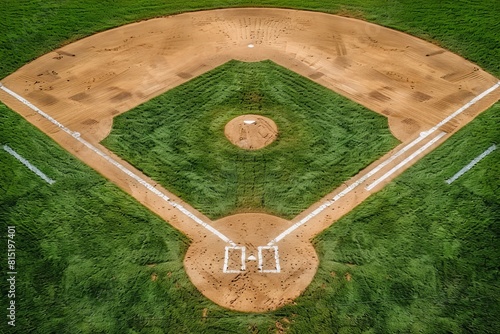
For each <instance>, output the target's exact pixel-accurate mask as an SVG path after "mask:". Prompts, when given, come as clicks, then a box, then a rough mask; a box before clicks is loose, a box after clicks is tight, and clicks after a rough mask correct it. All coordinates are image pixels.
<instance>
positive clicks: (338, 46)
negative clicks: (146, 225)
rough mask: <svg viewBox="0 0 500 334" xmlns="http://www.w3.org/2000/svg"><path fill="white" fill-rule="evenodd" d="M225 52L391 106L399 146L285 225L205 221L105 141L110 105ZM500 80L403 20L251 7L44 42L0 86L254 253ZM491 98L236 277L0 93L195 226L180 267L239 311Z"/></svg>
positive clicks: (282, 282)
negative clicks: (400, 26)
mask: <svg viewBox="0 0 500 334" xmlns="http://www.w3.org/2000/svg"><path fill="white" fill-rule="evenodd" d="M249 44H252V45H253V46H254V47H249ZM231 59H238V60H242V61H260V60H264V59H271V60H272V61H274V62H276V63H278V64H280V65H282V66H285V67H287V68H289V69H291V70H293V71H295V72H297V73H299V74H301V75H303V76H306V77H308V78H310V79H311V80H313V81H315V82H317V83H319V84H321V85H323V86H325V87H327V88H329V89H332V90H333V91H335V92H338V93H340V94H342V95H344V96H346V97H348V98H350V99H352V100H354V101H356V102H358V103H360V104H362V105H364V106H366V107H368V108H369V109H371V110H373V111H374V112H377V113H379V114H382V115H384V116H386V117H387V118H388V124H389V126H390V129H391V131H392V133H393V134H394V135H395V136H396V137H397V138H398V139H400V140H401V142H402V144H401V145H400V146H398V147H397V148H396V149H395V150H393V151H392V152H389V153H388V154H387V155H386V156H384V157H382V158H381V159H380V160H379V161H377V162H374V163H373V164H372V165H371V166H368V167H367V168H366V169H365V170H364V171H362V172H361V173H360V174H359V175H357V176H355V177H354V178H353V179H352V180H349V181H347V182H346V184H345V186H342V187H340V188H339V189H336V190H334V191H333V192H332V193H331V194H329V195H328V196H326V197H325V198H324V199H323V200H321V201H319V202H318V203H316V204H314V205H313V206H311V208H310V209H308V210H306V211H305V212H304V213H302V214H301V215H299V217H296V218H295V219H293V220H292V221H291V222H285V221H282V220H280V219H279V218H276V217H274V218H273V217H268V216H266V217H264V216H261V215H257V214H255V216H254V217H253V218H252V216H251V215H250V216H249V214H245V215H244V216H242V217H240V216H233V217H226V218H224V219H221V220H220V221H217V222H211V221H210V220H209V219H208V218H207V217H204V216H203V215H202V214H200V213H199V212H197V211H196V210H194V209H193V208H192V207H190V206H189V205H188V204H186V203H182V202H181V201H180V200H179V199H178V198H176V197H175V196H174V195H172V194H171V193H169V192H168V191H167V190H166V189H164V188H162V187H161V186H159V185H157V184H155V183H154V181H152V180H150V179H149V178H148V177H146V176H144V175H142V174H141V173H140V172H139V171H138V170H136V169H135V168H134V167H133V166H131V165H129V164H128V163H126V162H124V161H122V160H121V159H120V158H119V157H117V156H116V155H114V154H113V153H112V152H109V151H108V150H107V149H106V148H104V147H102V146H101V145H100V144H99V142H100V141H101V140H102V139H103V138H105V137H106V136H107V135H108V134H109V132H110V130H111V127H112V123H113V117H114V116H116V115H119V114H121V113H123V112H126V111H128V110H130V109H131V108H133V107H135V106H137V105H139V104H141V103H143V102H145V101H148V100H149V99H151V98H153V97H155V96H157V95H159V94H161V93H163V92H165V91H167V90H169V89H171V88H173V87H175V86H177V85H179V84H181V83H184V82H186V81H188V80H190V79H191V78H193V77H195V76H198V75H200V74H202V73H205V72H207V71H209V70H211V69H213V68H215V67H217V66H219V65H221V64H223V63H225V62H227V61H229V60H231ZM497 82H498V79H496V78H494V77H493V76H491V75H489V74H488V73H486V72H484V71H483V70H481V69H480V68H478V67H477V66H476V65H474V64H472V63H470V62H468V61H466V60H464V59H463V58H461V57H459V56H457V55H454V54H452V53H450V52H448V51H446V50H443V49H441V48H439V47H438V46H436V45H433V44H431V43H428V42H425V41H422V40H420V39H417V38H414V37H411V36H409V35H406V34H403V33H400V32H397V31H393V30H390V29H386V28H383V27H380V26H377V25H373V24H369V23H366V22H363V21H359V20H355V19H350V18H344V17H339V16H334V15H329V14H323V13H314V12H305V11H295V10H285V9H255V8H239V9H223V10H213V11H205V12H195V13H185V14H180V15H176V16H170V17H165V18H158V19H153V20H148V21H142V22H138V23H134V24H130V25H126V26H123V27H120V28H117V29H113V30H109V31H106V32H102V33H99V34H96V35H93V36H91V37H88V38H85V39H83V40H80V41H77V42H75V43H72V44H69V45H66V46H64V47H62V48H61V49H58V50H55V51H54V52H50V53H48V54H46V55H44V56H42V57H40V58H38V59H37V60H35V61H33V62H32V63H30V64H28V65H26V66H24V67H22V68H21V69H19V70H18V71H17V72H15V73H14V74H12V75H10V76H8V77H7V78H4V79H3V80H2V83H3V84H4V85H5V86H6V87H7V88H9V89H12V90H13V91H15V92H16V93H18V94H20V95H22V96H23V97H24V98H26V99H28V100H29V101H30V102H32V103H33V104H35V105H36V106H37V107H38V108H40V109H42V110H43V111H44V112H46V113H47V114H49V115H50V116H52V117H54V118H55V119H57V120H58V121H59V122H61V123H63V124H64V125H66V126H67V127H68V128H70V129H71V130H73V131H78V132H80V133H81V136H82V138H84V139H85V140H87V141H89V142H90V143H92V144H93V145H95V146H96V147H98V148H99V149H100V150H102V151H104V152H106V153H107V154H109V155H110V156H111V157H113V158H114V159H115V160H117V161H119V162H120V163H121V164H123V165H124V166H125V167H127V168H128V169H129V170H131V171H133V172H134V173H135V174H137V175H139V176H141V177H142V178H143V179H145V180H146V181H148V182H150V183H152V184H154V185H155V187H156V188H157V189H159V190H161V191H162V192H164V193H165V194H167V195H168V196H170V197H171V198H173V201H174V202H176V203H182V204H183V205H184V206H185V207H186V208H187V209H188V210H190V211H191V212H192V213H194V214H195V215H196V217H198V218H200V219H202V220H203V221H204V222H207V223H208V224H210V225H212V226H214V227H215V228H220V230H221V231H222V230H223V231H224V232H225V234H227V235H230V237H231V239H232V240H233V241H234V242H235V243H236V244H238V245H246V246H247V248H248V251H249V252H255V247H258V246H262V245H266V244H267V243H268V242H269V241H270V240H271V239H273V238H275V237H276V235H277V234H279V233H281V232H283V231H284V230H286V228H287V226H291V225H292V224H294V223H297V222H298V221H300V219H301V218H303V217H306V216H307V215H308V214H310V213H311V212H313V211H314V210H315V209H316V208H318V207H319V206H321V205H322V204H323V203H324V202H325V201H326V200H328V199H331V198H332V197H333V196H335V195H337V194H339V193H340V192H341V191H342V190H343V189H345V188H346V187H347V186H349V185H350V184H352V183H353V182H355V181H356V180H357V179H359V177H361V176H362V175H364V174H366V173H368V172H369V171H370V170H371V169H372V168H373V167H374V166H376V165H377V164H379V163H380V162H381V161H384V160H385V159H387V158H388V157H390V156H391V155H392V154H393V153H394V152H396V151H397V150H400V149H401V148H402V147H404V145H406V144H407V143H408V142H410V141H412V140H413V139H415V138H418V137H419V135H420V132H422V131H427V130H429V129H430V128H431V127H432V126H434V125H436V124H438V123H439V122H440V121H441V120H443V119H444V118H445V117H447V116H448V115H450V114H452V113H453V112H454V111H456V110H457V109H458V108H460V107H462V106H463V105H464V104H466V103H467V102H469V101H470V100H471V99H472V98H473V97H475V96H477V95H479V94H480V93H482V92H484V91H485V90H486V89H488V88H490V87H492V86H493V85H494V84H496V83H497ZM499 97H500V93H499V90H496V91H494V92H493V93H491V94H490V95H488V96H487V97H486V98H484V99H483V100H481V101H480V102H479V103H477V104H475V105H474V106H472V107H471V108H469V109H468V110H467V111H466V112H464V113H462V114H461V115H460V116H458V117H457V118H455V119H453V120H451V121H450V122H448V123H446V124H444V125H443V126H441V127H440V129H439V131H436V133H438V132H441V131H444V132H445V133H447V134H446V135H445V136H444V137H443V138H442V139H440V141H438V142H437V143H435V144H433V145H432V146H430V148H429V149H427V150H426V151H425V152H424V153H422V154H420V155H418V156H417V157H416V158H415V159H413V160H412V161H411V162H409V163H408V164H406V165H405V166H404V167H402V168H401V169H399V170H398V171H397V172H395V173H393V174H391V176H390V177H388V178H387V179H386V180H385V181H384V182H382V183H381V184H380V185H379V186H377V187H375V188H374V189H372V190H371V191H367V190H366V189H365V186H364V185H365V184H367V183H369V182H371V181H372V180H374V179H376V178H377V177H380V175H382V174H383V173H385V172H386V171H388V170H389V169H390V168H392V167H393V166H395V165H396V164H398V163H399V162H401V161H402V160H403V159H405V158H406V157H408V156H409V155H410V154H412V153H413V152H415V150H416V147H414V148H412V149H409V150H407V151H405V152H404V154H402V155H401V156H400V157H398V158H397V159H395V160H393V161H392V162H391V163H389V164H387V165H386V166H385V167H384V168H382V169H380V170H379V171H378V172H377V173H376V174H374V175H373V176H372V177H370V178H368V179H367V180H365V182H364V183H363V184H361V185H360V186H359V187H357V188H356V189H354V190H353V191H351V192H350V193H348V194H346V195H345V196H343V197H342V198H340V199H339V200H338V201H336V202H335V203H334V204H333V205H331V206H330V207H328V208H326V209H325V210H323V211H322V212H321V213H319V214H317V215H316V216H314V217H313V218H311V219H310V220H309V221H308V222H307V223H306V224H305V225H302V226H301V227H300V228H298V229H297V230H295V231H294V232H293V233H291V234H289V235H287V236H286V237H285V238H284V239H282V240H281V241H279V242H277V243H276V245H277V246H278V247H279V254H280V259H281V272H280V273H262V272H260V271H259V270H258V269H256V268H257V267H256V264H255V261H254V260H248V261H247V270H246V271H245V272H244V273H243V274H242V273H224V272H223V271H222V268H223V266H222V263H223V261H224V249H225V247H226V246H227V244H226V243H224V242H223V241H221V239H220V238H217V237H216V236H215V235H214V234H212V233H211V232H209V231H208V230H207V229H205V228H204V227H203V226H201V225H200V224H197V223H195V222H194V220H193V219H192V218H189V217H187V216H186V215H184V214H183V213H182V212H180V211H179V210H178V209H176V208H174V207H172V206H171V205H169V204H168V203H166V202H165V201H163V200H161V199H160V198H158V197H157V196H156V195H154V194H153V193H151V192H150V191H148V190H147V189H146V188H144V187H143V186H142V185H141V184H139V183H138V182H137V181H135V180H134V179H132V178H131V177H129V176H128V175H126V174H125V173H123V172H122V171H121V170H119V169H118V168H116V167H115V166H113V165H112V164H110V163H109V162H108V161H106V160H104V159H103V158H101V157H99V156H98V155H96V154H95V153H94V152H92V151H91V150H89V149H88V148H86V147H84V146H83V145H82V144H81V143H80V142H78V141H76V140H75V138H72V137H71V136H69V135H68V134H66V133H64V132H62V131H61V130H60V129H58V128H57V127H55V126H54V125H52V124H51V123H50V122H48V121H47V120H45V119H43V118H42V117H41V116H39V115H38V114H36V113H35V112H34V111H33V110H31V109H29V108H27V107H26V106H25V105H23V104H21V103H20V102H18V101H17V100H15V99H14V98H12V97H11V96H9V95H8V94H6V93H5V92H3V91H0V100H2V102H4V103H5V104H7V105H8V106H9V107H11V108H12V109H13V110H15V111H17V112H18V113H20V114H21V115H22V116H24V117H25V118H26V119H27V120H28V121H30V122H31V123H33V124H35V125H36V126H37V127H38V128H40V129H41V130H42V131H44V132H46V133H47V134H48V135H49V136H51V137H52V138H53V139H54V140H56V141H57V142H58V143H59V144H60V145H62V146H63V147H64V148H66V149H67V150H68V151H69V152H71V153H72V154H74V155H75V156H77V157H78V158H79V159H81V160H82V161H84V162H85V163H87V164H88V165H89V166H91V167H93V168H94V169H96V170H97V171H98V172H100V173H101V174H103V175H104V176H105V177H107V178H108V179H110V180H111V181H113V182H114V183H115V184H117V185H118V186H119V187H121V188H122V189H124V190H125V191H126V192H128V193H130V194H131V195H132V196H134V197H135V198H136V199H137V200H138V201H139V202H141V203H143V204H144V205H145V206H147V207H148V208H150V209H151V210H152V211H154V212H155V213H157V214H158V215H160V216H161V217H163V218H164V219H165V220H166V221H168V222H169V223H170V224H171V225H173V226H174V227H175V228H177V229H179V230H181V231H182V232H183V233H185V234H186V235H187V236H188V237H190V238H191V239H192V241H193V243H192V245H191V247H190V248H189V250H188V253H187V256H186V258H185V261H184V265H185V268H186V270H187V273H188V275H189V276H190V278H191V279H192V281H193V283H194V284H195V285H196V286H197V288H198V289H199V290H200V291H201V292H202V293H203V294H204V295H205V296H207V297H208V298H210V299H212V300H213V301H214V302H216V303H218V304H219V305H222V306H224V307H228V308H231V309H235V310H241V311H266V310H271V309H275V308H277V307H280V306H282V305H284V304H286V303H288V302H290V301H291V300H293V299H294V298H296V297H297V296H298V295H299V294H300V293H301V292H302V291H304V289H305V288H306V287H307V286H308V285H309V283H310V282H311V280H312V278H313V276H314V273H315V271H316V269H317V265H318V260H317V256H316V253H315V251H314V248H313V247H312V245H311V243H310V242H309V240H310V238H311V237H313V236H314V235H316V234H317V233H319V232H320V231H321V230H323V229H324V228H326V227H328V226H330V225H331V224H332V223H333V222H335V221H336V220H337V219H338V218H340V217H341V216H342V215H344V214H345V213H347V212H349V211H350V210H351V209H352V208H353V207H355V206H356V205H358V204H359V203H361V202H362V201H363V200H364V199H365V198H366V197H368V196H369V195H370V194H371V193H372V192H374V191H377V190H379V189H380V188H381V187H383V185H384V184H386V183H387V182H388V181H390V180H391V179H392V178H393V177H394V176H396V175H398V174H400V173H401V172H402V171H404V170H405V169H406V168H408V167H409V166H410V165H411V164H412V163H414V162H415V161H417V160H418V159H420V158H421V157H422V156H424V155H425V154H426V153H427V152H428V151H429V150H431V149H432V148H434V147H436V145H439V144H440V143H442V142H443V141H444V140H446V139H447V138H448V137H449V135H450V134H451V133H453V132H454V131H456V130H457V129H459V128H460V127H462V126H464V125H465V124H466V123H467V122H469V121H470V120H471V119H473V118H474V117H475V116H476V115H477V114H479V113H480V112H481V111H483V110H485V109H486V108H488V107H489V106H491V105H492V104H493V103H495V102H496V101H497V100H498V99H499ZM271 118H272V117H271ZM433 137H435V136H429V138H426V139H425V140H423V141H422V143H426V142H429V140H430V139H431V138H433ZM231 261H233V259H232V260H231ZM231 263H232V262H231ZM231 265H232V264H231ZM159 281H161V280H159Z"/></svg>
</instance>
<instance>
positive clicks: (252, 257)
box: [248, 255, 257, 261]
mask: <svg viewBox="0 0 500 334" xmlns="http://www.w3.org/2000/svg"><path fill="white" fill-rule="evenodd" d="M255 260H257V258H256V257H255V256H253V255H250V256H249V257H248V261H255Z"/></svg>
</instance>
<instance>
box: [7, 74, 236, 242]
mask: <svg viewBox="0 0 500 334" xmlns="http://www.w3.org/2000/svg"><path fill="white" fill-rule="evenodd" d="M0 89H1V90H3V91H4V92H6V93H7V94H9V95H10V96H12V97H14V98H15V99H16V100H18V101H20V102H21V103H23V104H25V105H26V106H28V107H29V108H30V109H32V110H33V111H35V112H37V113H38V114H39V115H41V116H42V117H44V118H45V119H47V120H49V121H50V122H51V123H52V124H54V125H56V126H57V127H58V128H60V129H61V130H63V131H64V132H65V133H67V134H69V135H70V136H72V137H73V138H75V139H76V140H77V141H79V142H80V143H82V144H83V145H85V146H86V147H87V148H89V149H90V150H92V151H93V152H94V153H96V154H98V155H99V156H101V157H102V158H104V159H105V160H106V161H108V162H109V163H111V164H112V165H113V166H115V167H117V168H118V169H119V170H121V171H122V172H123V173H125V174H127V175H128V176H130V177H131V178H133V179H134V180H135V181H137V182H139V183H140V184H141V185H142V186H144V187H145V188H146V189H148V190H149V191H151V192H152V193H153V194H155V195H156V196H158V197H159V198H161V199H163V200H164V201H165V202H167V203H168V204H170V205H171V206H173V207H174V208H176V209H178V210H179V211H180V212H182V213H183V214H184V215H186V216H187V217H189V218H191V219H192V220H193V221H195V222H196V223H197V224H199V225H201V226H203V227H204V228H206V229H207V230H208V231H210V232H212V233H213V234H215V235H216V236H217V237H219V238H220V239H221V240H222V241H224V242H226V243H229V244H231V245H232V246H236V244H235V243H234V242H233V241H231V239H229V238H228V237H226V236H225V235H224V234H222V233H221V232H219V231H218V230H216V229H215V228H213V227H212V226H211V225H209V224H207V223H206V222H204V221H203V220H201V219H200V218H198V217H196V216H195V215H194V214H193V213H192V212H190V211H189V210H187V209H186V208H184V206H182V205H181V204H179V203H175V202H173V201H172V199H171V198H170V197H168V196H167V195H165V194H164V193H162V192H161V191H159V190H158V189H156V188H155V187H153V185H151V184H150V183H148V182H147V181H146V180H144V179H143V178H141V177H140V176H138V175H136V174H135V173H133V172H132V171H131V170H129V169H128V168H126V167H125V166H123V165H122V164H120V163H119V162H118V161H116V160H115V159H113V158H112V157H110V156H109V155H107V154H106V153H104V152H103V151H101V150H100V149H98V148H97V147H95V146H94V145H92V144H91V143H89V142H88V141H86V140H85V139H83V138H82V137H81V136H80V133H79V132H76V131H72V130H70V129H69V128H67V127H66V126H64V125H63V124H62V123H60V122H58V121H57V120H56V119H55V118H53V117H52V116H50V115H48V114H47V113H45V112H44V111H42V110H41V109H39V108H38V107H36V106H35V105H34V104H32V103H31V102H29V101H28V100H26V99H25V98H23V97H22V96H20V95H19V94H17V93H15V92H13V91H12V90H10V89H8V88H7V87H5V86H4V85H3V84H2V83H0Z"/></svg>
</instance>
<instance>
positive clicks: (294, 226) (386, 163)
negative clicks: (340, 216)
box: [267, 81, 500, 246]
mask: <svg viewBox="0 0 500 334" xmlns="http://www.w3.org/2000/svg"><path fill="white" fill-rule="evenodd" d="M499 86H500V81H498V82H497V83H496V84H494V85H493V86H491V87H490V88H488V89H487V90H485V91H484V92H483V93H481V94H479V95H478V96H476V97H475V98H473V99H472V100H470V101H469V102H468V103H466V104H465V105H464V106H463V107H461V108H460V109H458V110H457V111H455V112H454V113H453V114H451V115H450V116H448V117H446V118H445V119H443V120H442V121H441V122H439V123H438V124H437V125H435V126H434V127H432V128H431V129H430V130H429V131H424V132H422V133H420V136H419V137H418V138H416V139H415V140H413V141H412V142H411V143H409V144H408V145H406V146H405V147H403V148H402V149H401V150H399V151H398V152H396V153H395V154H394V155H392V156H391V157H390V158H389V159H387V160H385V161H384V162H382V163H381V164H379V165H378V166H377V167H375V168H374V169H372V170H371V171H370V172H369V173H368V174H366V175H365V176H363V177H361V178H359V179H358V180H357V181H356V182H354V183H353V184H351V185H350V186H349V187H347V188H346V189H344V190H343V191H342V192H340V193H339V194H337V195H336V196H335V197H334V198H333V199H331V200H329V201H326V202H325V203H324V204H323V205H321V206H320V207H318V208H317V209H316V210H314V211H313V212H311V213H310V214H308V215H307V216H306V217H304V218H302V219H301V220H300V221H298V222H297V223H295V224H293V225H292V226H290V227H289V228H288V229H286V230H285V231H284V232H282V233H281V234H280V235H278V236H277V237H276V238H274V239H273V240H271V241H270V242H269V243H268V244H267V245H268V246H271V245H274V244H275V243H277V242H279V241H281V240H282V239H283V238H284V237H286V236H287V235H288V234H290V233H292V232H293V231H295V230H296V229H297V228H299V227H300V226H302V225H304V224H305V223H307V222H308V221H309V220H311V219H312V218H313V217H315V216H317V215H318V214H319V213H321V212H322V211H323V210H324V209H326V208H328V207H329V206H331V205H332V204H333V203H335V202H336V201H338V200H339V199H341V198H342V197H344V196H345V195H347V194H348V193H350V192H351V191H353V190H354V189H355V188H357V187H358V186H359V185H360V184H361V183H363V182H365V181H366V180H367V179H369V178H370V177H372V176H373V175H374V174H376V173H377V172H378V171H380V170H381V169H382V168H384V167H385V166H387V165H388V164H389V163H391V162H392V161H394V160H395V159H396V158H397V157H399V156H400V155H402V154H403V153H405V152H406V151H408V150H409V149H410V148H412V147H413V146H415V145H417V144H418V143H419V142H421V141H422V140H423V139H425V138H426V137H428V136H429V135H431V134H432V133H434V132H435V131H436V130H438V129H439V128H440V127H441V126H443V125H444V124H446V123H447V122H449V121H450V120H452V119H453V118H455V117H457V116H458V115H460V114H461V113H462V112H464V111H465V110H467V109H468V108H470V107H471V106H472V105H474V104H476V103H477V102H478V101H480V100H481V99H483V98H484V97H485V96H486V95H488V94H490V93H491V92H493V91H494V90H496V89H497V88H498V87H499Z"/></svg>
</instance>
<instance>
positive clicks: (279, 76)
mask: <svg viewBox="0 0 500 334" xmlns="http://www.w3.org/2000/svg"><path fill="white" fill-rule="evenodd" d="M242 114H260V115H263V116H266V117H269V118H271V119H273V120H274V121H275V122H276V124H277V126H278V130H279V134H278V138H277V140H276V141H275V142H274V143H273V144H271V145H270V146H268V147H266V148H264V149H261V150H257V151H245V150H242V149H240V148H238V147H236V146H233V145H232V144H231V143H230V142H229V141H228V140H227V138H226V137H225V136H224V126H225V124H226V123H227V122H229V121H230V120H231V119H232V118H234V117H236V116H239V115H242ZM398 143H399V142H398V141H397V140H396V139H395V138H394V137H393V136H392V134H391V133H390V131H389V129H388V126H387V119H386V118H385V117H383V116H380V115H378V114H376V113H374V112H372V111H369V110H368V109H366V108H364V107H362V106H360V105H358V104H356V103H354V102H352V101H350V100H348V99H346V98H344V97H342V96H340V95H338V94H335V93H333V92H332V91H330V90H328V89H326V88H324V87H322V86H320V85H318V84H316V83H314V82H312V81H310V80H309V79H306V78H304V77H302V76H300V75H298V74H295V73H293V72H291V71H289V70H287V69H285V68H283V67H280V66H278V65H276V64H274V63H273V62H271V61H264V62H260V63H242V62H237V61H231V62H229V63H227V64H225V65H223V66H221V67H219V68H217V69H214V70H213V71H211V72H209V73H208V74H206V75H202V76H200V77H198V78H196V79H193V80H192V81H190V82H188V83H186V84H184V85H181V86H179V87H177V88H175V89H173V90H171V91H169V92H167V93H164V94H163V95H161V96H159V97H157V98H155V99H153V100H151V101H149V102H146V103H144V104H143V105H141V106H139V107H137V108H136V109H134V110H131V111H128V112H126V113H125V114H122V115H120V116H118V117H116V118H115V122H114V125H113V130H112V132H111V134H110V135H109V137H108V138H106V139H105V140H104V141H103V144H104V145H106V146H107V147H108V148H109V149H111V150H112V151H114V152H115V153H117V154H119V155H120V156H122V157H123V158H125V159H126V160H127V161H129V162H130V163H132V164H133V165H134V166H136V167H137V168H139V169H141V170H142V171H143V172H145V173H146V174H147V175H148V176H150V177H152V178H153V179H154V180H156V181H157V182H159V183H160V184H162V185H163V186H164V187H166V188H167V189H169V190H170V191H173V192H174V193H175V194H176V195H178V196H180V197H181V198H183V199H184V200H186V201H187V202H188V203H190V204H191V205H193V206H194V207H196V208H197V209H198V210H200V211H202V212H203V213H204V214H206V215H208V216H209V217H211V218H219V217H222V216H227V215H229V214H232V213H236V212H241V211H246V212H248V211H265V212H269V213H272V214H276V215H279V216H282V217H285V218H292V217H294V216H295V215H297V214H298V213H300V212H302V211H303V210H304V209H306V208H307V207H309V206H310V205H311V204H313V203H314V202H315V201H317V200H318V199H320V198H321V197H322V196H324V195H326V194H327V193H328V192H330V191H332V190H333V189H335V188H336V187H337V186H339V185H340V184H341V183H342V182H344V181H346V180H347V179H349V178H350V177H352V176H354V175H355V174H356V173H358V172H359V171H360V170H361V169H363V168H364V167H365V166H367V165H368V164H370V163H371V162H373V161H374V160H376V159H377V158H379V157H380V156H382V155H383V154H385V153H386V152H387V151H389V150H390V149H392V148H393V147H394V146H396V145H397V144H398Z"/></svg>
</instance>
